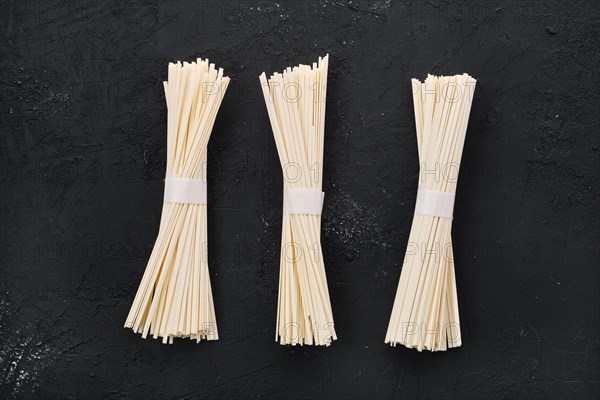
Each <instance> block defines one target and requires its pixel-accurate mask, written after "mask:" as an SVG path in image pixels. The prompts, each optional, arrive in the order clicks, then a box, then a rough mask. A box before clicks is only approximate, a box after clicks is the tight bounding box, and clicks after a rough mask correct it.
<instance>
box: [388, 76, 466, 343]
mask: <svg viewBox="0 0 600 400" xmlns="http://www.w3.org/2000/svg"><path fill="white" fill-rule="evenodd" d="M412 83H413V101H414V109H415V120H416V125H417V143H418V148H419V160H420V164H421V167H420V174H419V189H418V192H417V202H416V205H415V215H414V218H413V224H412V228H411V231H410V237H409V243H408V247H407V250H406V256H405V259H404V266H403V268H402V273H401V274H400V283H399V284H398V291H397V293H396V300H395V302H394V307H393V310H392V316H391V318H390V323H389V326H388V330H387V334H386V338H385V342H386V343H389V344H391V345H392V346H395V345H396V344H403V345H405V346H406V347H409V348H416V349H418V350H419V351H421V350H423V349H425V350H431V351H440V350H441V351H444V350H446V349H447V348H451V347H458V346H460V345H461V335H460V322H459V317H458V300H457V296H456V280H455V277H454V259H453V253H452V239H451V236H450V231H451V229H452V215H453V211H454V196H455V193H456V183H457V177H458V169H459V167H460V160H461V156H462V150H463V145H464V142H465V136H466V132H467V122H468V120H469V113H470V110H471V102H472V99H473V92H474V89H475V84H476V81H475V79H473V78H472V77H471V76H469V75H467V74H463V75H456V76H448V77H446V76H442V77H436V76H431V75H429V76H428V77H427V79H426V80H425V82H420V81H418V80H415V79H413V81H412Z"/></svg>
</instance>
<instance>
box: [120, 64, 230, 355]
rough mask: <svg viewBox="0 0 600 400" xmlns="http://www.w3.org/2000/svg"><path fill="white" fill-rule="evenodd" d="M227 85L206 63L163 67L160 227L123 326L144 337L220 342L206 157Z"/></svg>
mask: <svg viewBox="0 0 600 400" xmlns="http://www.w3.org/2000/svg"><path fill="white" fill-rule="evenodd" d="M228 83H229V78H228V77H226V76H223V70H222V69H219V70H218V71H217V70H216V69H215V66H214V64H209V62H208V60H201V59H198V60H197V62H192V63H187V62H184V63H183V64H181V63H180V62H178V63H176V64H173V63H170V64H169V76H168V81H167V82H164V88H165V97H166V100H167V172H166V177H165V194H164V204H163V209H162V216H161V221H160V228H159V232H158V238H157V239H156V243H155V244H154V249H153V250H152V254H151V255H150V260H149V261H148V265H147V267H146V271H145V272H144V276H143V278H142V282H141V283H140V286H139V289H138V291H137V294H136V296H135V299H134V301H133V305H132V306H131V310H130V311H129V315H128V316H127V321H126V322H125V327H127V328H132V329H133V330H134V331H135V332H138V333H141V334H142V337H144V338H146V337H147V335H148V333H150V335H152V336H153V337H154V338H158V337H159V336H160V337H162V341H163V343H167V342H169V343H173V338H175V337H189V338H190V339H195V340H196V341H198V342H199V341H200V340H202V339H206V340H217V339H218V333H217V324H216V318H215V310H214V305H213V298H212V291H211V286H210V276H209V272H208V259H207V254H206V245H207V231H206V155H207V145H208V139H209V138H210V134H211V131H212V128H213V125H214V122H215V118H216V115H217V111H218V110H219V106H220V105H221V101H222V100H223V96H224V94H225V90H226V89H227V85H228Z"/></svg>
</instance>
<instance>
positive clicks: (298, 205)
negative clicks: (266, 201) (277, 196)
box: [283, 189, 325, 215]
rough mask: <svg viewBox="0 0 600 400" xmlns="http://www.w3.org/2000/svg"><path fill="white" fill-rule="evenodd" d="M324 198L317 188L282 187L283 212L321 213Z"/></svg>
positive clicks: (323, 194)
mask: <svg viewBox="0 0 600 400" xmlns="http://www.w3.org/2000/svg"><path fill="white" fill-rule="evenodd" d="M324 199H325V193H323V192H321V191H320V190H318V189H283V213H284V214H310V215H321V212H322V211H323V200H324Z"/></svg>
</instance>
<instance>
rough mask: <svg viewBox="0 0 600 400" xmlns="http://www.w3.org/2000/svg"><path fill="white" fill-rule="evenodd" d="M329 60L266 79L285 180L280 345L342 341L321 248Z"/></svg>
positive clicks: (263, 80)
mask: <svg viewBox="0 0 600 400" xmlns="http://www.w3.org/2000/svg"><path fill="white" fill-rule="evenodd" d="M328 60H329V56H325V57H324V58H319V62H318V63H314V64H313V65H312V68H311V67H310V66H308V65H299V66H297V67H294V68H287V69H286V70H285V71H284V72H283V73H275V74H273V75H272V76H271V77H270V78H269V80H268V82H267V78H266V76H265V74H264V73H263V74H262V75H261V76H260V81H261V83H262V88H263V94H264V98H265V103H266V105H267V110H268V114H269V119H270V121H271V127H272V129H273V136H274V138H275V143H276V145H277V152H278V153H279V160H280V162H281V167H282V170H283V176H284V190H283V221H282V237H281V263H280V274H279V300H278V305H277V326H276V329H275V341H279V343H280V344H282V345H284V344H291V345H296V344H300V345H304V344H307V345H312V344H314V345H325V346H329V345H330V344H331V342H332V341H333V340H335V339H337V337H336V335H335V329H334V324H333V315H332V312H331V303H330V300H329V290H328V288H327V278H326V277H325V265H324V263H323V254H322V251H321V244H320V232H321V211H322V208H323V199H324V193H323V192H322V177H323V167H322V165H323V143H324V135H325V133H324V129H325V94H326V88H327V65H328Z"/></svg>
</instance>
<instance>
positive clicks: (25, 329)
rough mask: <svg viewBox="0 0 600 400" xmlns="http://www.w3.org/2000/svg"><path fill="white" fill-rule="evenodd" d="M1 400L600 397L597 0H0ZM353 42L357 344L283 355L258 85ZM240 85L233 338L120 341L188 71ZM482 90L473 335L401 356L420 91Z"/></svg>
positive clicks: (218, 260) (460, 219) (214, 156)
mask: <svg viewBox="0 0 600 400" xmlns="http://www.w3.org/2000/svg"><path fill="white" fill-rule="evenodd" d="M0 11H1V21H0V27H1V32H2V44H1V52H2V62H1V67H2V71H1V77H2V85H1V93H2V105H1V109H0V115H1V118H2V125H1V126H2V128H1V133H2V135H1V148H2V150H1V154H2V162H1V166H2V174H1V180H2V195H1V200H2V208H1V210H2V221H1V225H0V226H1V238H2V243H1V266H2V267H1V280H0V291H1V294H0V326H1V333H0V382H1V389H0V397H1V398H17V399H29V398H36V399H51V398H55V399H96V398H105V399H136V398H145V399H149V398H152V399H154V398H156V399H164V398H166V399H195V398H199V399H205V398H206V399H208V398H215V399H235V398H261V399H279V398H285V399H400V398H402V399H405V398H438V399H486V398H515V399H588V398H597V397H598V395H599V393H600V384H599V374H598V373H599V365H598V364H599V340H598V336H599V317H598V308H599V307H598V306H599V285H598V284H599V273H598V264H597V261H598V259H599V257H598V254H599V246H598V231H599V224H598V213H597V212H598V208H599V207H598V205H599V204H598V194H599V183H598V181H599V179H598V178H599V176H598V175H599V168H598V136H599V135H598V134H599V128H600V124H599V117H598V110H599V109H598V105H599V95H598V90H599V85H598V83H599V79H598V71H599V70H600V62H599V57H598V52H599V43H600V35H599V29H600V22H599V21H600V20H599V11H598V4H597V2H595V1H591V0H590V1H574V2H561V1H553V0H550V1H548V0H544V1H509V2H500V1H485V0H477V1H469V2H465V3H462V4H461V5H456V4H454V3H450V2H447V1H442V0H433V1H429V2H423V3H421V2H416V1H375V2H366V1H344V0H338V1H330V0H310V1H298V2H291V1H284V0H280V1H279V2H278V3H273V2H266V1H252V0H251V1H231V0H226V1H223V2H217V1H204V2H195V1H189V0H177V1H168V2H164V3H161V2H156V1H147V2H146V1H122V2H117V1H108V2H106V1H83V0H81V1H79V0H77V1H42V0H39V1H32V0H27V1H16V0H15V1H4V0H3V1H2V6H1V8H0ZM326 53H329V54H330V57H331V60H330V73H329V90H328V98H327V100H328V103H327V119H326V149H325V171H324V174H325V181H324V190H325V191H326V192H327V196H326V204H325V210H324V216H323V232H322V240H323V250H324V253H325V257H326V267H327V275H328V279H329V287H330V293H331V300H332V305H333V311H334V316H335V322H336V326H337V331H338V334H339V341H338V342H336V343H335V344H334V345H333V346H331V347H330V348H312V347H304V348H300V347H297V348H292V347H282V346H279V345H278V344H276V343H275V342H274V324H275V314H276V303H277V284H278V269H279V265H278V254H279V245H280V242H279V240H280V228H281V225H280V221H281V187H282V177H281V172H280V169H279V162H278V159H277V155H276V150H275V147H274V142H273V140H272V138H271V129H270V126H269V121H268V117H267V113H266V110H265V106H264V104H263V100H262V98H261V93H260V85H259V81H258V75H259V74H260V73H261V72H262V71H266V72H268V73H270V72H273V71H276V70H277V71H278V70H282V69H283V68H284V67H286V66H291V65H294V64H297V63H308V62H312V61H314V60H316V58H317V57H318V56H319V55H324V54H326ZM197 56H203V57H209V58H210V60H211V61H214V62H216V63H217V65H218V66H220V67H223V68H224V69H225V71H226V72H227V74H228V75H229V76H230V77H231V79H232V84H231V86H230V89H229V90H228V93H227V95H226V96H225V100H224V103H223V105H222V107H221V110H220V112H219V116H218V120H217V123H216V126H215V129H214V132H213V136H212V139H211V142H210V146H209V151H210V154H209V204H210V206H209V219H210V221H209V231H210V247H209V254H210V261H211V262H210V271H211V275H212V279H213V290H214V297H215V304H216V312H217V319H218V324H219V329H220V334H221V339H220V340H219V341H218V342H212V343H201V344H195V343H192V342H190V341H187V340H180V341H177V342H176V343H175V344H174V345H172V346H166V345H162V344H160V343H159V342H158V341H153V340H142V339H141V338H140V337H139V336H138V335H135V334H133V333H132V332H131V331H130V330H126V329H123V328H122V325H123V322H124V319H125V317H126V314H127V311H128V309H129V306H130V303H131V301H132V299H133V296H134V293H135V290H136V288H137V286H138V284H139V281H140V278H141V275H142V272H143V270H144V268H145V265H146V261H147V258H148V256H149V253H150V250H151V247H152V245H153V242H154V240H155V238H156V233H157V230H158V224H159V219H160V207H161V202H162V189H163V182H162V179H163V174H164V166H165V135H166V113H165V103H164V98H163V89H162V80H164V79H165V78H166V68H167V63H168V62H169V61H174V60H192V59H194V58H195V57H197ZM462 72H468V73H470V74H472V75H473V76H475V77H476V78H477V79H478V82H479V83H478V87H477V90H476V95H475V99H474V104H473V108H472V112H471V118H470V123H469V131H468V136H467V142H466V146H465V151H464V156H463V168H462V171H461V177H460V182H459V188H458V197H457V204H456V213H455V220H454V221H455V222H454V230H453V239H454V242H455V257H456V263H457V282H458V289H459V303H460V316H461V322H462V328H463V340H464V345H463V347H462V348H460V349H454V350H451V351H448V352H446V353H434V354H432V353H418V352H417V351H414V350H408V349H404V348H389V347H387V346H386V345H384V343H383V339H384V335H385V331H386V328H387V323H388V319H389V315H390V311H391V307H392V303H393V300H394V294H395V291H396V287H397V284H398V277H399V274H400V270H401V266H402V258H403V254H404V250H405V247H406V243H407V240H408V233H409V229H410V221H411V218H412V213H413V207H414V200H415V194H416V183H417V172H418V160H417V148H416V142H415V128H414V114H413V106H412V99H411V97H410V90H411V88H410V78H412V77H417V78H424V77H425V76H426V74H427V73H435V74H454V73H462Z"/></svg>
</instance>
